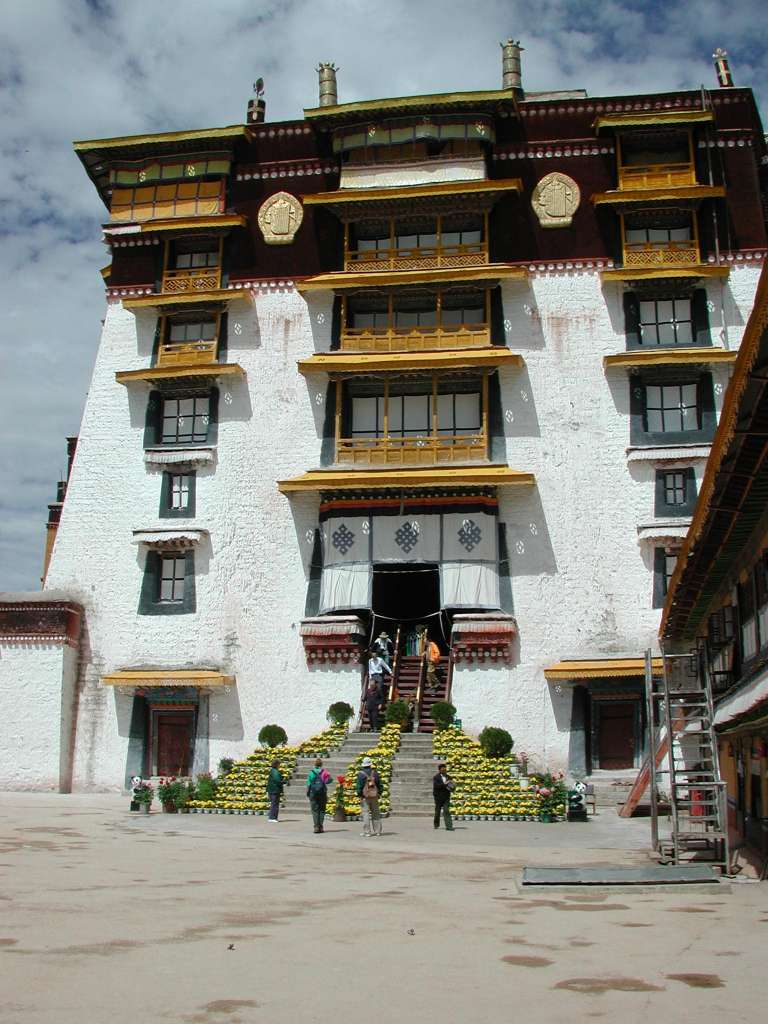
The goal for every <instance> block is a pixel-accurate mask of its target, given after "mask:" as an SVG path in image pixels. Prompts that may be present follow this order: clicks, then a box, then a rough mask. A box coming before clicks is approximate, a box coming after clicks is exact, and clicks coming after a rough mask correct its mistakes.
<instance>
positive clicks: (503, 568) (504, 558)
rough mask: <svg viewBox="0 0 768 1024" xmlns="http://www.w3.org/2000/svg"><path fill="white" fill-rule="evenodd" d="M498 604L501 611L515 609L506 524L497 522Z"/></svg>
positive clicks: (512, 611) (512, 612) (508, 611)
mask: <svg viewBox="0 0 768 1024" xmlns="http://www.w3.org/2000/svg"><path fill="white" fill-rule="evenodd" d="M498 529H499V605H500V607H501V610H502V611H503V612H506V613H507V614H508V615H513V614H514V611H515V606H514V602H513V600H512V569H511V566H510V564H509V549H508V548H507V525H506V523H499V527H498Z"/></svg>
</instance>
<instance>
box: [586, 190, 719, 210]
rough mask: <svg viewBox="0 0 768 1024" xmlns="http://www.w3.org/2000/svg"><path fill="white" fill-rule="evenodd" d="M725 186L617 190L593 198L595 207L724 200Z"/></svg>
mask: <svg viewBox="0 0 768 1024" xmlns="http://www.w3.org/2000/svg"><path fill="white" fill-rule="evenodd" d="M724 195H725V187H724V186H723V185H669V186H667V187H665V188H625V189H621V188H617V189H612V190H611V191H610V192H595V194H594V195H593V196H592V197H591V200H590V201H591V202H592V204H593V205H594V206H601V205H604V204H610V205H613V206H615V205H621V204H623V203H633V204H634V203H659V202H675V201H676V200H678V199H696V200H703V199H722V198H723V196H724Z"/></svg>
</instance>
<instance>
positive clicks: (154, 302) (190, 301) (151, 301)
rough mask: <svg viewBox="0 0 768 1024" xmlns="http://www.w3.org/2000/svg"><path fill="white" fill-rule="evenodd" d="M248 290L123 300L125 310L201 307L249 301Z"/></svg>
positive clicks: (139, 297) (231, 289) (217, 289)
mask: <svg viewBox="0 0 768 1024" xmlns="http://www.w3.org/2000/svg"><path fill="white" fill-rule="evenodd" d="M250 298H251V292H250V289H249V288H216V289H215V290H214V291H210V292H168V293H158V294H157V295H155V294H153V295H138V296H136V297H135V298H132V299H123V306H124V308H125V309H146V308H147V307H148V306H201V305H206V304H210V303H212V302H227V301H228V300H229V299H241V300H242V299H247V300H250Z"/></svg>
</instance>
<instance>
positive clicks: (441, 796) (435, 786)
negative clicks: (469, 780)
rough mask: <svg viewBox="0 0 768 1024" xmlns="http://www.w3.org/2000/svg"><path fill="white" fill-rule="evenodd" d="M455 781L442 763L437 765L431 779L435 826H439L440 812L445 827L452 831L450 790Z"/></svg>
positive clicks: (453, 786)
mask: <svg viewBox="0 0 768 1024" xmlns="http://www.w3.org/2000/svg"><path fill="white" fill-rule="evenodd" d="M455 785H456V783H455V782H454V781H453V779H452V778H451V777H450V775H449V774H448V769H447V767H446V766H445V765H444V764H439V765H438V766H437V775H435V777H434V779H433V780H432V795H433V796H434V798H435V828H440V814H441V812H442V815H443V821H444V822H445V828H446V831H448V832H453V818H452V817H451V792H452V790H453V789H454V788H455Z"/></svg>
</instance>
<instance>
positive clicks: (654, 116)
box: [592, 109, 715, 132]
mask: <svg viewBox="0 0 768 1024" xmlns="http://www.w3.org/2000/svg"><path fill="white" fill-rule="evenodd" d="M714 120H715V115H714V114H713V113H712V111H711V110H695V109H694V110H647V111H642V112H637V113H629V112H627V113H626V114H618V113H617V114H600V115H599V116H598V117H596V118H595V120H594V121H593V122H592V127H593V128H594V129H595V131H596V132H600V131H602V130H603V128H642V127H643V126H644V125H649V126H651V127H653V125H657V124H711V123H712V122H713V121H714Z"/></svg>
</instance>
